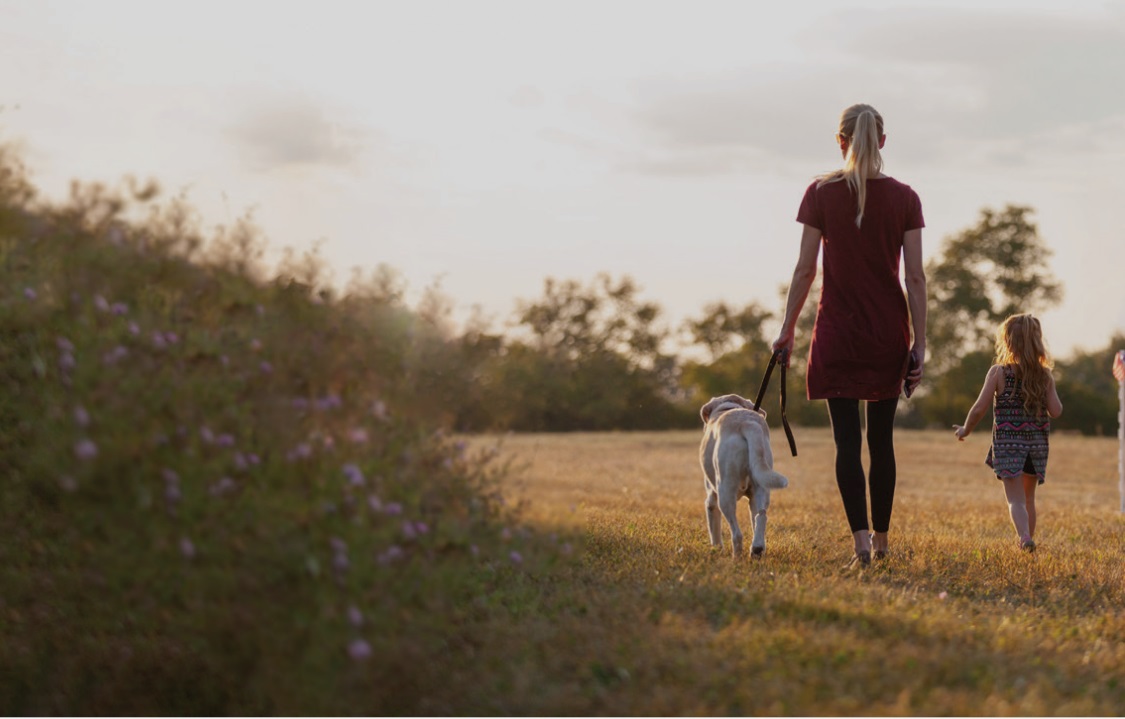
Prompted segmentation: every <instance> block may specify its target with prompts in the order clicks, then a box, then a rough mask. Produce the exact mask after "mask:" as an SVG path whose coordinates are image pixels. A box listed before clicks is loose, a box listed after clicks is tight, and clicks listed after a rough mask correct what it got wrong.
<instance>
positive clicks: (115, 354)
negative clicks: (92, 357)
mask: <svg viewBox="0 0 1125 719" xmlns="http://www.w3.org/2000/svg"><path fill="white" fill-rule="evenodd" d="M128 356H129V350H127V349H125V348H124V347H123V346H121V345H117V346H116V347H114V348H113V349H112V350H110V351H109V352H106V353H105V354H104V355H102V362H104V363H105V364H107V365H115V364H117V363H118V362H120V361H121V360H123V359H125V358H126V357H128Z"/></svg>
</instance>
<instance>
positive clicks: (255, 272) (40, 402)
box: [0, 171, 551, 715]
mask: <svg viewBox="0 0 1125 719" xmlns="http://www.w3.org/2000/svg"><path fill="white" fill-rule="evenodd" d="M5 178H6V182H7V184H6V185H0V190H3V191H4V194H3V195H2V196H0V257H2V261H3V280H4V281H3V283H2V285H0V371H2V372H3V376H4V381H5V392H4V393H3V394H2V395H0V398H2V399H0V420H2V421H3V432H2V433H0V436H2V440H0V469H2V470H3V472H4V478H5V482H4V483H3V484H2V485H0V522H2V523H3V526H4V527H5V538H4V540H3V542H2V543H0V567H2V568H0V583H2V586H4V588H5V592H4V595H3V597H2V598H0V644H2V645H3V646H4V651H3V652H2V653H0V711H3V712H4V713H5V714H35V713H60V714H104V713H111V714H187V715H199V714H265V713H270V714H275V713H280V714H306V713H313V714H351V713H363V714H380V713H391V712H404V711H411V710H412V708H414V707H416V704H415V702H417V701H419V697H422V696H424V695H425V692H422V691H411V689H412V688H415V689H421V688H422V687H424V686H425V685H426V684H427V683H432V682H434V681H439V680H440V675H441V671H442V669H441V667H442V664H441V662H438V661H434V658H435V657H438V656H444V657H447V658H448V657H452V656H455V655H456V652H457V650H458V647H459V646H461V645H467V644H470V643H471V641H473V637H472V635H473V632H474V631H475V630H474V617H477V616H481V615H483V614H487V613H488V612H491V611H500V609H497V608H496V606H495V604H494V603H492V602H491V601H490V600H489V597H490V596H492V594H493V592H495V591H500V590H501V589H502V587H503V586H504V585H505V583H507V582H509V581H510V580H512V578H513V577H515V576H517V574H518V573H519V572H521V571H524V570H526V569H528V568H530V565H531V564H532V560H533V558H534V557H541V558H542V559H543V561H549V560H550V557H551V553H550V552H549V551H547V550H543V551H538V550H536V549H535V547H534V546H533V543H532V542H531V541H530V540H528V539H526V538H525V539H520V537H521V535H520V533H519V532H517V533H516V534H515V535H513V534H512V532H511V529H510V528H509V527H510V526H511V525H512V523H513V522H515V521H516V520H517V513H516V509H515V508H512V507H507V506H505V504H504V501H503V498H502V497H501V496H500V495H499V493H498V490H497V480H498V479H499V477H500V476H502V474H503V471H504V468H503V467H499V466H497V465H496V463H495V462H494V461H493V459H492V455H491V454H489V453H485V454H483V455H481V454H477V455H470V454H468V453H467V452H466V451H465V448H464V445H463V444H461V443H458V442H455V441H453V440H451V439H450V438H449V437H448V436H447V435H446V434H445V433H444V432H443V431H442V430H440V429H439V428H436V427H437V425H435V423H434V422H433V415H432V413H430V412H428V411H427V408H426V407H425V406H424V405H419V404H418V403H416V402H412V401H411V397H410V392H409V382H410V377H411V372H412V368H411V366H410V363H409V360H410V357H411V353H412V351H413V349H412V344H411V343H412V342H414V339H415V338H416V337H418V336H419V334H420V333H419V332H418V331H417V329H418V325H419V323H420V320H419V318H418V317H417V316H416V315H414V314H413V313H412V312H410V311H409V310H407V309H406V308H404V307H402V306H401V305H400V304H398V303H397V300H396V298H394V297H393V296H386V295H380V293H379V292H378V289H379V288H378V287H367V288H366V289H364V288H362V287H357V288H356V290H355V291H354V292H350V293H349V294H348V295H347V296H345V297H343V298H339V299H337V298H334V297H333V296H332V293H331V292H329V291H327V290H325V289H324V288H323V283H320V281H319V280H320V276H319V265H318V263H317V261H316V258H315V256H306V257H304V258H300V259H297V260H293V259H292V258H291V259H290V261H289V263H288V264H287V265H286V266H284V267H283V268H282V271H281V272H280V274H279V275H278V276H277V277H276V278H275V279H273V280H268V281H267V280H264V279H262V277H263V275H264V274H265V273H264V272H263V271H262V269H261V268H260V266H258V264H257V263H256V257H258V256H260V254H261V253H260V251H259V250H260V247H259V240H258V239H257V237H256V234H255V233H254V231H253V229H252V227H251V226H250V224H249V223H240V224H239V225H237V226H235V228H233V230H231V231H229V232H224V231H220V232H219V234H218V236H217V238H216V239H215V240H214V241H213V242H211V243H210V244H208V243H207V242H204V241H203V240H201V239H200V237H201V235H200V233H199V232H198V231H196V230H195V229H194V225H193V223H192V220H191V213H190V211H188V210H186V208H185V207H184V206H183V205H182V203H172V204H171V205H168V206H165V207H162V208H155V209H150V210H149V211H148V214H147V216H145V217H143V218H142V219H139V220H138V219H136V217H137V216H138V215H139V214H141V211H142V210H143V209H145V207H146V205H145V203H146V202H147V201H148V199H149V198H150V197H151V195H148V196H142V197H141V198H140V199H139V200H125V199H122V196H121V194H120V193H114V192H111V191H108V190H106V189H105V188H99V187H93V188H78V189H77V190H76V192H75V195H74V198H73V199H72V200H71V202H70V203H69V204H67V205H66V206H63V207H47V206H45V205H34V204H33V194H32V193H29V192H22V191H21V192H16V191H15V190H14V189H13V188H17V185H18V187H24V186H23V185H19V183H15V184H13V182H12V178H16V179H19V176H18V173H16V172H14V171H13V172H10V173H9V174H8V175H5ZM17 189H18V188H17ZM141 194H142V195H143V194H144V193H141ZM129 217H132V219H129ZM516 543H519V545H520V546H516Z"/></svg>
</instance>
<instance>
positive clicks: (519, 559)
mask: <svg viewBox="0 0 1125 719" xmlns="http://www.w3.org/2000/svg"><path fill="white" fill-rule="evenodd" d="M508 559H510V560H512V564H523V556H522V555H521V554H520V553H519V552H517V551H515V550H512V553H511V554H509V555H508Z"/></svg>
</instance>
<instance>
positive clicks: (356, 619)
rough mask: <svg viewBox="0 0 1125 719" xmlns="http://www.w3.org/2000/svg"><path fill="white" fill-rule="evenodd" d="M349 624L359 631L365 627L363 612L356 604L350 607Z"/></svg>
mask: <svg viewBox="0 0 1125 719" xmlns="http://www.w3.org/2000/svg"><path fill="white" fill-rule="evenodd" d="M348 623H349V624H351V625H352V626H353V627H355V628H357V629H358V628H359V627H362V626H363V612H361V611H359V607H357V606H356V605H354V604H353V605H351V606H350V607H348Z"/></svg>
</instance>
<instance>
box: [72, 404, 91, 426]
mask: <svg viewBox="0 0 1125 719" xmlns="http://www.w3.org/2000/svg"><path fill="white" fill-rule="evenodd" d="M74 423H75V424H77V425H78V426H79V427H85V426H87V425H89V424H90V413H89V412H87V411H86V408H85V407H83V406H82V405H78V406H76V407H75V408H74Z"/></svg>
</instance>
